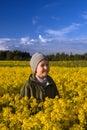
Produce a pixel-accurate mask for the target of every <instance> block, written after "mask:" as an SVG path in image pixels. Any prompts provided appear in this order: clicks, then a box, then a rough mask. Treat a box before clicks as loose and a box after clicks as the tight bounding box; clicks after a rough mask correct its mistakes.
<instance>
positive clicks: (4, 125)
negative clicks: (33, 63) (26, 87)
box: [0, 66, 87, 130]
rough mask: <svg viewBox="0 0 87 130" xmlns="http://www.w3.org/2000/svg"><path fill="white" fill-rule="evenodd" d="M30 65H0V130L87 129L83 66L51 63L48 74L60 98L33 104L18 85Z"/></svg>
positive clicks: (86, 76) (86, 75)
mask: <svg viewBox="0 0 87 130" xmlns="http://www.w3.org/2000/svg"><path fill="white" fill-rule="evenodd" d="M30 73H31V68H30V67H27V66H25V67H23V66H21V67H0V130H87V68H86V67H76V68H74V67H70V68H69V67H57V66H56V67H53V66H51V68H50V73H49V75H51V76H52V78H53V79H54V81H55V82H56V85H57V87H58V90H59V93H60V96H61V98H58V97H55V99H48V98H46V101H45V102H44V103H40V104H37V102H36V100H35V99H33V98H31V99H29V100H28V98H27V97H25V98H23V99H21V100H19V93H20V89H21V87H22V86H23V84H24V83H25V81H26V80H27V79H28V77H29V75H30Z"/></svg>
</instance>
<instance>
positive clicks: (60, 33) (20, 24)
mask: <svg viewBox="0 0 87 130" xmlns="http://www.w3.org/2000/svg"><path fill="white" fill-rule="evenodd" d="M0 50H21V51H28V52H30V53H31V54H33V53H34V52H36V51H39V52H43V53H45V54H50V53H57V52H59V53H62V52H65V53H71V52H72V53H81V54H82V53H86V52H87V0H0Z"/></svg>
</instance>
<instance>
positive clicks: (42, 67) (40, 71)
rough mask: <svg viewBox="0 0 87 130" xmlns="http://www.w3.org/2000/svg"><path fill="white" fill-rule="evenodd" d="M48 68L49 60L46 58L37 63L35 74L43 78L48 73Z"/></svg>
mask: <svg viewBox="0 0 87 130" xmlns="http://www.w3.org/2000/svg"><path fill="white" fill-rule="evenodd" d="M49 70H50V67H49V61H47V60H42V61H40V62H39V64H38V65H37V69H36V75H37V76H38V77H39V78H45V77H46V76H47V74H48V72H49Z"/></svg>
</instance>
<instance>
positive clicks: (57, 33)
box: [46, 24, 80, 37]
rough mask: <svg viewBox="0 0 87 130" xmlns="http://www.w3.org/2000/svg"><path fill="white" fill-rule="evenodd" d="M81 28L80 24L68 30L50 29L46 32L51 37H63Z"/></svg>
mask: <svg viewBox="0 0 87 130" xmlns="http://www.w3.org/2000/svg"><path fill="white" fill-rule="evenodd" d="M79 26H80V24H72V25H70V26H68V27H66V28H63V29H61V30H52V29H48V30H46V32H47V33H48V34H50V35H54V36H59V37H61V36H64V35H66V34H68V33H70V32H72V31H73V30H76V29H78V27H79Z"/></svg>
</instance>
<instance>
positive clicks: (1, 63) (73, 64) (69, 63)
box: [0, 60, 87, 67]
mask: <svg viewBox="0 0 87 130" xmlns="http://www.w3.org/2000/svg"><path fill="white" fill-rule="evenodd" d="M14 66H15V67H16V66H20V67H27V66H29V61H0V67H14ZM50 66H55V67H56V66H59V67H87V61H86V60H83V61H80V60H79V61H50Z"/></svg>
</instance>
